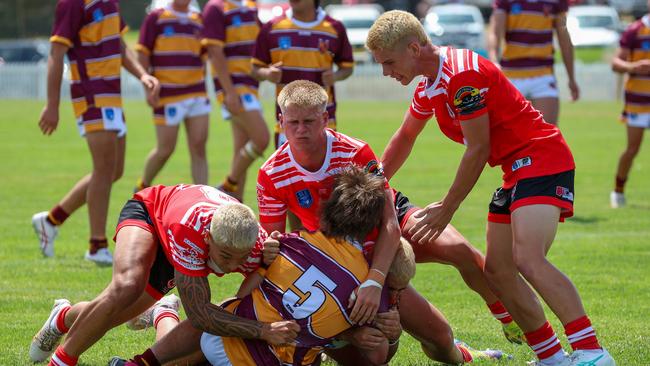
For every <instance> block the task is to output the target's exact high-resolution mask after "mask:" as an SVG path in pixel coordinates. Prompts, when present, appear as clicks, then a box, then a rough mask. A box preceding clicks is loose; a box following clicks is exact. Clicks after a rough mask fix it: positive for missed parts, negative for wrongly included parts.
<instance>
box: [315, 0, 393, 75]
mask: <svg viewBox="0 0 650 366" xmlns="http://www.w3.org/2000/svg"><path fill="white" fill-rule="evenodd" d="M325 11H326V12H327V14H328V15H329V16H331V17H332V18H334V19H336V20H338V21H340V22H341V23H343V25H344V26H345V29H346V30H347V33H348V39H349V40H350V45H351V46H352V51H353V52H354V59H355V61H356V62H359V63H365V62H370V61H371V60H372V57H371V56H370V54H369V53H368V52H367V51H366V49H365V45H366V39H367V38H368V31H370V27H372V24H373V23H374V22H375V20H377V18H379V16H380V15H381V14H382V13H383V12H384V8H383V7H381V6H380V5H377V4H358V5H329V6H327V7H326V8H325Z"/></svg>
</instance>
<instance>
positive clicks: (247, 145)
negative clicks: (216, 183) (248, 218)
mask: <svg viewBox="0 0 650 366" xmlns="http://www.w3.org/2000/svg"><path fill="white" fill-rule="evenodd" d="M232 128H233V138H234V141H235V144H234V152H233V160H232V166H231V169H230V173H229V174H228V177H227V178H226V182H224V188H225V189H226V190H227V191H232V193H233V195H234V196H235V197H236V198H239V199H240V200H241V199H242V198H243V193H244V192H243V190H244V182H245V180H246V171H247V170H248V167H250V165H251V164H252V163H253V162H254V161H255V159H257V158H259V157H261V156H262V154H263V153H264V150H266V147H267V146H268V144H269V139H270V136H269V130H268V127H267V126H266V122H265V121H264V118H263V117H262V113H261V112H260V111H243V112H242V113H240V114H238V115H236V116H233V117H232ZM242 135H244V136H245V139H246V140H245V141H243V139H242ZM242 142H243V144H242ZM229 188H230V189H229Z"/></svg>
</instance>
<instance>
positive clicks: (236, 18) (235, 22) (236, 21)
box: [232, 15, 242, 27]
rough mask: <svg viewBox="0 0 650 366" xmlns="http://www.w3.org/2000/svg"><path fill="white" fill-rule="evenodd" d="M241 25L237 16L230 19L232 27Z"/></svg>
mask: <svg viewBox="0 0 650 366" xmlns="http://www.w3.org/2000/svg"><path fill="white" fill-rule="evenodd" d="M241 23H242V21H241V17H240V16H239V15H235V16H233V17H232V25H234V26H235V27H239V26H240V25H241Z"/></svg>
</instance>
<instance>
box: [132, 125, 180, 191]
mask: <svg viewBox="0 0 650 366" xmlns="http://www.w3.org/2000/svg"><path fill="white" fill-rule="evenodd" d="M177 140H178V126H162V125H157V126H156V147H154V148H153V149H152V150H151V152H149V155H148V156H147V160H146V161H145V163H144V171H143V173H142V177H141V178H140V180H141V181H140V182H139V184H140V185H141V187H140V188H144V187H148V186H150V185H151V182H152V181H153V179H154V178H155V177H156V175H158V173H159V172H160V170H161V169H162V168H163V166H165V163H166V162H167V160H169V157H171V156H172V154H173V153H174V150H175V149H176V141H177Z"/></svg>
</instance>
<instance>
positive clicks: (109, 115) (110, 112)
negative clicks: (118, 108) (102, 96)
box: [104, 108, 115, 121]
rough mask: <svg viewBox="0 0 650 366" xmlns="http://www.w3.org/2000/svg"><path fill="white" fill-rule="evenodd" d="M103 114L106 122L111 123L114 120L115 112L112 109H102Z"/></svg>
mask: <svg viewBox="0 0 650 366" xmlns="http://www.w3.org/2000/svg"><path fill="white" fill-rule="evenodd" d="M104 114H105V117H106V119H107V120H109V121H112V120H113V119H114V118H115V111H114V110H113V108H106V109H104Z"/></svg>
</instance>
